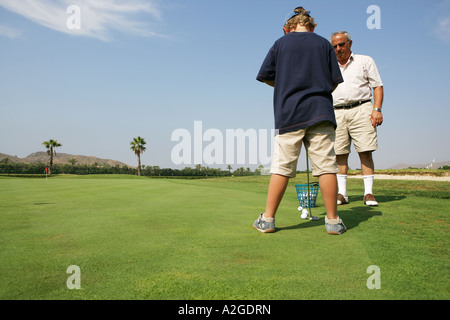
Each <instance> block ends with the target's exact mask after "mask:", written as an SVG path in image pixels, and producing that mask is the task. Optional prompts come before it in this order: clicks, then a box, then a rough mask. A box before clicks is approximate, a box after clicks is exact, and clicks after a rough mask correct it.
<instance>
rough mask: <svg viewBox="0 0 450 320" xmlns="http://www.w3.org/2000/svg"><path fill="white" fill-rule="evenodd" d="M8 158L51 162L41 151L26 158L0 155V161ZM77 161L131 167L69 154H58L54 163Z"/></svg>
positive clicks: (109, 160)
mask: <svg viewBox="0 0 450 320" xmlns="http://www.w3.org/2000/svg"><path fill="white" fill-rule="evenodd" d="M4 158H8V159H9V161H11V162H21V163H35V162H42V163H48V161H49V158H50V157H49V155H48V154H47V152H45V151H39V152H35V153H32V154H30V155H29V156H27V157H25V158H19V157H16V156H11V155H8V154H4V153H0V160H2V159H4ZM72 158H73V159H75V160H77V162H76V163H75V164H78V165H80V164H81V165H83V164H87V165H92V164H94V163H98V165H99V166H101V165H103V164H108V165H110V166H111V167H115V166H116V165H119V166H120V167H123V166H126V167H131V166H129V165H127V164H125V163H123V162H120V161H116V160H111V159H101V158H97V157H94V156H82V155H73V154H68V153H56V156H53V163H55V164H70V162H69V159H72Z"/></svg>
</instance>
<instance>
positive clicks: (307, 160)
mask: <svg viewBox="0 0 450 320" xmlns="http://www.w3.org/2000/svg"><path fill="white" fill-rule="evenodd" d="M305 150H306V180H307V185H308V211H309V220H311V221H317V220H319V217H316V216H313V215H312V213H311V193H310V191H309V159H308V158H309V155H308V149H306V146H305Z"/></svg>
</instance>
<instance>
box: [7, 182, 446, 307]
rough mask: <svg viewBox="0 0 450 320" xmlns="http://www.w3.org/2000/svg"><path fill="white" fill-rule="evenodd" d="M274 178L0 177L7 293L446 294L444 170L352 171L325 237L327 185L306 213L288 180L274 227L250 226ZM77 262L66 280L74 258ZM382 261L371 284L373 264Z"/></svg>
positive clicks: (72, 295) (139, 296) (125, 296)
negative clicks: (339, 228) (370, 194)
mask: <svg viewBox="0 0 450 320" xmlns="http://www.w3.org/2000/svg"><path fill="white" fill-rule="evenodd" d="M268 179H269V177H265V176H262V177H242V178H221V179H205V180H181V179H151V178H146V177H134V176H59V177H58V176H56V177H52V178H49V179H48V180H47V181H46V180H45V178H43V179H28V178H7V177H1V178H0V283H1V287H0V299H170V300H173V299H187V300H193V299H224V300H227V299H256V300H259V299H295V300H300V299H449V298H450V279H449V274H450V272H449V271H450V268H449V265H450V264H449V246H450V242H449V240H448V239H449V237H448V235H449V231H450V228H449V226H450V219H449V216H448V207H449V204H450V201H449V193H450V192H449V190H450V183H448V182H432V181H430V182H425V181H420V182H417V181H399V180H389V181H387V180H384V181H383V180H377V181H376V182H375V187H374V189H375V190H374V191H375V195H376V197H377V200H378V201H379V202H380V206H379V207H376V208H369V207H366V206H364V205H363V203H362V194H361V192H362V190H363V183H362V181H360V180H359V179H349V181H348V191H349V196H350V204H349V205H346V206H342V207H339V215H340V216H341V217H342V218H343V220H344V222H345V224H346V225H347V227H348V231H347V232H346V233H345V234H343V235H341V236H330V235H328V234H327V233H326V230H325V226H324V214H325V211H324V206H323V203H322V199H321V197H320V196H319V198H318V203H317V207H316V208H313V209H312V210H313V214H314V215H316V216H319V217H320V218H321V219H320V221H317V222H316V221H304V220H301V219H300V216H299V213H298V211H297V206H298V200H297V198H296V194H295V189H294V184H295V183H305V181H306V177H305V175H299V176H298V177H297V178H296V179H294V180H291V182H290V186H289V188H288V191H287V193H286V195H285V198H284V199H283V202H282V204H281V206H280V209H279V212H278V214H277V224H276V226H277V232H275V233H273V234H262V233H259V232H257V231H255V230H254V229H253V228H252V227H251V226H252V223H253V221H254V220H255V219H256V217H257V216H258V214H259V213H261V212H262V210H263V209H264V205H265V200H266V192H267V186H268ZM70 265H77V266H79V267H80V269H81V289H80V290H69V289H68V288H67V287H66V280H67V278H68V277H69V276H70V274H67V273H66V269H67V267H68V266H70ZM371 265H377V266H378V267H379V268H380V271H381V289H379V290H376V289H373V290H369V289H368V288H367V285H366V282H367V279H368V278H369V276H370V274H368V273H367V272H366V271H367V268H368V267H369V266H371Z"/></svg>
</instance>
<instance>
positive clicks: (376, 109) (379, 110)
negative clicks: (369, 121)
mask: <svg viewBox="0 0 450 320" xmlns="http://www.w3.org/2000/svg"><path fill="white" fill-rule="evenodd" d="M373 111H378V112H381V108H373Z"/></svg>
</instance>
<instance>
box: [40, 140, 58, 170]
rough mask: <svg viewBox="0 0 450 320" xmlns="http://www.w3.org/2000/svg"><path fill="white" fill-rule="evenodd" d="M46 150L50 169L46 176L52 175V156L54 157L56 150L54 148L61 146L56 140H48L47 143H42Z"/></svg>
mask: <svg viewBox="0 0 450 320" xmlns="http://www.w3.org/2000/svg"><path fill="white" fill-rule="evenodd" d="M42 144H43V145H44V146H45V147H46V148H47V154H48V155H49V156H50V168H49V169H48V174H49V175H50V174H52V169H53V155H55V156H56V150H55V148H57V147H61V146H62V144H61V143H59V142H58V141H57V140H53V139H50V140H48V141H44V142H43V143H42Z"/></svg>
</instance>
